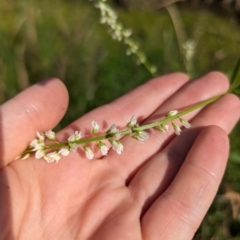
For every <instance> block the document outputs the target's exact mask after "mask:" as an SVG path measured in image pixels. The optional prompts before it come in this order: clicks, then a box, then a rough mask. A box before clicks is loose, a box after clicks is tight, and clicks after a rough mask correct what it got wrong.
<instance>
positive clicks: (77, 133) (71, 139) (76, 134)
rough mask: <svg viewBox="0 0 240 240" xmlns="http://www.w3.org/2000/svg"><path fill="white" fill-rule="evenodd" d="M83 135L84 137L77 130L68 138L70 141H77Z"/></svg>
mask: <svg viewBox="0 0 240 240" xmlns="http://www.w3.org/2000/svg"><path fill="white" fill-rule="evenodd" d="M81 137H82V135H81V132H79V131H75V133H74V134H72V135H71V136H70V137H69V138H68V142H75V141H77V140H79V139H81Z"/></svg>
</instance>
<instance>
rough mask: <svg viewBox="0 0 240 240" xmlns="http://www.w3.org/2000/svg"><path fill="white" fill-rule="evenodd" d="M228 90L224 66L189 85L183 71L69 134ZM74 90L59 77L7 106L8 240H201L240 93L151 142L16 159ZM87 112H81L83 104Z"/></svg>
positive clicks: (2, 209) (142, 117) (4, 191)
mask: <svg viewBox="0 0 240 240" xmlns="http://www.w3.org/2000/svg"><path fill="white" fill-rule="evenodd" d="M227 89H228V80H227V78H226V77H225V76H224V75H223V74H221V73H217V72H212V73H208V74H206V75H204V76H202V77H199V79H197V80H196V81H195V82H189V81H188V77H187V76H186V75H184V74H181V73H174V74H169V75H164V76H161V77H158V78H155V79H153V80H151V81H148V82H147V83H146V84H144V85H142V86H140V87H138V88H136V89H135V90H133V91H131V92H130V93H127V94H126V95H124V96H122V97H121V98H119V99H117V100H115V101H113V102H112V103H110V104H108V105H105V106H102V107H99V108H97V109H95V110H93V111H91V112H90V113H88V114H86V115H84V116H82V117H80V118H79V119H77V120H76V121H74V122H73V123H72V124H70V125H69V126H67V127H66V128H65V129H63V130H61V131H60V132H59V133H58V134H57V137H58V139H59V140H66V139H67V137H68V136H69V135H71V134H72V133H73V132H74V131H75V130H80V131H82V134H83V135H84V134H85V133H86V132H89V129H90V128H91V122H92V120H95V121H96V122H98V123H99V125H100V128H101V129H102V130H103V131H106V130H107V129H108V128H109V127H110V125H111V124H113V123H115V124H116V125H117V126H118V127H119V128H121V127H124V126H125V125H126V124H127V122H128V121H129V120H130V119H131V117H132V115H135V116H136V117H137V118H138V121H139V122H140V123H144V122H145V123H146V122H151V121H154V120H156V119H158V118H161V117H162V116H164V114H166V113H167V112H168V111H170V110H173V109H181V108H184V107H187V106H189V105H191V104H194V103H197V102H200V101H202V100H205V99H207V98H209V97H212V96H215V95H217V94H220V93H224V92H225V91H226V90H227ZM67 105H68V93H67V90H66V88H65V86H64V85H63V84H62V82H61V81H59V80H57V79H50V80H47V81H44V82H42V83H40V84H37V85H34V86H32V87H31V88H29V89H27V90H25V91H23V92H22V93H20V94H19V95H17V96H16V97H15V98H13V99H11V100H9V101H8V102H6V103H5V104H3V105H2V106H1V116H0V121H1V125H0V127H1V128H0V134H1V137H0V140H1V142H0V145H1V147H0V154H1V155H0V156H1V159H0V165H1V172H0V234H1V237H0V238H1V239H24V240H28V239H29V240H30V239H31V240H32V239H35V240H38V239H46V240H52V239H58V240H59V239H64V240H65V239H80V240H95V239H98V240H113V239H114V240H123V239H124V240H141V239H143V240H159V239H164V240H166V239H167V240H168V239H174V240H175V239H178V240H181V239H182V240H187V239H192V237H193V236H194V233H195V232H196V230H197V229H198V227H199V225H200V223H201V221H202V219H203V217H204V215H205V214H206V212H207V210H208V208H209V206H210V204H211V203H212V201H213V199H214V196H215V194H216V192H217V189H218V187H219V184H220V181H221V179H222V176H223V174H224V170H225V167H226V164H227V158H228V152H229V142H228V137H227V134H228V133H229V132H230V131H231V130H232V128H233V126H234V125H235V124H236V122H237V121H238V120H239V114H240V102H239V98H238V97H236V96H234V95H232V94H229V95H225V96H224V97H222V98H221V99H220V100H218V101H217V102H215V103H213V104H211V105H209V106H207V107H205V108H204V109H202V110H201V111H200V110H198V111H195V112H192V113H190V114H188V115H187V116H186V119H188V120H189V121H190V122H191V124H192V128H191V129H185V130H184V131H183V132H182V134H181V135H180V136H176V135H174V133H173V131H172V128H171V131H170V132H169V133H159V132H158V131H156V130H151V131H149V133H150V137H149V139H148V140H147V142H146V143H144V144H141V143H140V142H138V141H137V140H134V139H132V138H131V137H130V136H125V137H123V138H122V139H121V142H122V143H123V145H124V151H123V153H122V154H121V155H118V154H117V153H116V152H115V151H113V150H110V151H109V154H108V155H107V156H105V157H104V158H102V157H101V155H100V153H99V151H98V150H97V149H96V148H94V151H95V158H94V159H93V160H88V159H87V158H86V157H85V155H84V152H83V151H82V150H79V151H77V152H74V153H71V154H70V155H69V156H67V157H62V159H61V160H60V161H59V162H58V163H51V164H48V163H46V162H45V161H44V160H36V159H35V158H34V157H31V158H29V159H27V160H14V159H15V158H16V156H18V155H19V154H20V153H21V152H22V151H23V150H24V149H25V148H26V147H27V145H28V144H29V142H30V141H31V140H32V139H34V138H35V137H36V131H40V132H43V131H47V130H49V129H52V128H54V127H55V126H56V125H57V123H58V122H59V121H60V119H61V118H62V117H63V116H64V114H65V111H66V109H67ZM76 111H77V109H76Z"/></svg>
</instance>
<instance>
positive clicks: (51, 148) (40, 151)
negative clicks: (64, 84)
mask: <svg viewBox="0 0 240 240" xmlns="http://www.w3.org/2000/svg"><path fill="white" fill-rule="evenodd" d="M175 119H179V121H180V123H181V124H182V125H183V126H184V127H185V128H189V127H190V126H191V125H190V123H189V122H188V121H187V120H185V119H183V118H181V117H180V114H179V113H178V111H177V110H172V111H170V112H169V113H168V114H167V115H166V116H165V118H164V119H163V120H160V121H157V122H154V123H150V124H146V125H144V126H139V124H138V122H137V119H136V117H135V116H133V117H132V118H131V120H130V121H129V122H128V123H127V124H126V128H125V129H124V130H121V131H120V130H119V129H118V128H117V126H116V125H115V124H113V125H112V126H111V127H110V128H109V129H108V130H107V131H106V133H105V134H104V135H96V134H98V132H99V129H100V127H99V125H98V123H97V122H95V121H92V131H91V134H92V136H91V137H89V138H82V134H81V132H79V131H75V132H74V133H73V134H72V135H71V136H69V137H68V139H67V142H61V143H60V142H58V141H57V139H56V134H55V133H54V132H53V131H52V130H49V131H47V132H44V133H40V132H37V138H36V139H34V140H33V141H31V142H30V144H29V146H28V148H27V149H26V150H25V151H24V152H23V153H22V154H21V155H20V156H19V157H18V158H21V159H26V158H28V157H29V156H30V154H31V153H34V154H35V158H37V159H40V158H42V159H44V160H45V161H46V162H48V163H51V162H58V161H59V160H60V158H61V156H67V155H68V154H69V153H70V152H72V151H76V150H77V148H78V147H79V146H82V149H83V151H84V152H85V155H86V157H87V158H88V159H93V158H94V153H93V150H92V148H91V147H90V146H89V145H88V144H89V143H93V142H95V143H96V146H97V147H98V148H99V150H100V152H101V154H102V155H103V156H105V155H107V154H108V151H109V147H108V144H106V143H105V142H104V141H108V142H109V143H110V145H111V146H112V149H113V150H114V151H116V152H117V153H118V154H121V153H122V152H123V149H124V146H123V144H122V143H121V141H120V137H121V136H124V135H127V134H130V135H131V137H132V138H133V139H136V140H138V141H139V142H141V143H144V142H145V141H146V140H147V139H148V137H149V134H148V132H147V131H146V129H149V128H153V127H156V128H157V129H158V130H159V131H160V132H167V131H168V130H169V125H168V122H171V124H172V127H173V129H174V131H175V133H176V134H177V135H179V134H180V133H181V131H182V130H181V128H180V126H179V125H178V124H177V123H175V122H174V120H175ZM46 142H47V143H48V144H46Z"/></svg>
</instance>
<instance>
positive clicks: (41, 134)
mask: <svg viewBox="0 0 240 240" xmlns="http://www.w3.org/2000/svg"><path fill="white" fill-rule="evenodd" d="M37 137H38V140H39V142H43V141H44V139H45V136H44V134H43V133H40V132H37Z"/></svg>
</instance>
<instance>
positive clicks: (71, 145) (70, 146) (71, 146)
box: [68, 143, 78, 152]
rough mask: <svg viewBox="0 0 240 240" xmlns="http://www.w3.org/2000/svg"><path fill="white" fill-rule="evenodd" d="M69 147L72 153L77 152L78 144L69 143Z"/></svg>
mask: <svg viewBox="0 0 240 240" xmlns="http://www.w3.org/2000/svg"><path fill="white" fill-rule="evenodd" d="M68 146H69V150H70V151H71V152H75V151H76V150H77V147H78V146H77V144H76V143H68Z"/></svg>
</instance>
